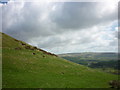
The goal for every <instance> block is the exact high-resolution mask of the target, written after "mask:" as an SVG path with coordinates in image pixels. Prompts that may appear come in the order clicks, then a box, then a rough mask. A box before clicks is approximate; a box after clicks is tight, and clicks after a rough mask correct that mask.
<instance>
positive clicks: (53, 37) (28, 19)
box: [0, 0, 118, 54]
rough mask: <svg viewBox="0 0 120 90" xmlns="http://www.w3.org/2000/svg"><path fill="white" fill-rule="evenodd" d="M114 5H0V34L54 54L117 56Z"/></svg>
mask: <svg viewBox="0 0 120 90" xmlns="http://www.w3.org/2000/svg"><path fill="white" fill-rule="evenodd" d="M109 1H112V0H109ZM115 1H116V0H113V2H48V1H46V2H34V1H30V2H28V1H19V2H17V1H16V2H15V1H9V2H8V4H6V5H2V4H0V10H2V11H1V12H0V19H1V20H2V21H1V22H0V23H1V24H0V25H2V30H0V31H2V32H4V33H6V34H8V35H10V36H12V37H14V38H16V39H18V40H22V41H25V42H27V43H29V44H30V45H33V46H37V47H39V48H41V49H43V50H46V51H48V52H52V53H55V54H61V53H78V52H117V51H118V2H115Z"/></svg>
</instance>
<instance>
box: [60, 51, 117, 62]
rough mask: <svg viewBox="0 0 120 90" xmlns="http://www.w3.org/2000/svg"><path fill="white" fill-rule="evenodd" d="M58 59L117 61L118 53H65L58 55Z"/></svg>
mask: <svg viewBox="0 0 120 90" xmlns="http://www.w3.org/2000/svg"><path fill="white" fill-rule="evenodd" d="M59 56H60V57H74V58H78V59H81V60H101V61H108V60H118V53H111V52H110V53H105V52H103V53H98V52H96V53H95V52H94V53H93V52H86V53H67V54H59Z"/></svg>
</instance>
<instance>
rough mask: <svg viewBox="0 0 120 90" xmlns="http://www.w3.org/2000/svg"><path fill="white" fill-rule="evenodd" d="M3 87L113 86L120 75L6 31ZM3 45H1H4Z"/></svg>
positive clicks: (3, 38)
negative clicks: (42, 47) (73, 60)
mask: <svg viewBox="0 0 120 90" xmlns="http://www.w3.org/2000/svg"><path fill="white" fill-rule="evenodd" d="M0 35H2V87H3V88H109V87H110V86H109V84H108V82H109V81H111V80H117V79H118V76H117V75H112V74H108V73H104V72H101V71H98V70H94V69H91V68H88V67H86V66H83V65H79V64H76V63H73V62H70V61H67V60H65V59H62V58H60V57H58V56H57V55H55V54H51V53H48V52H46V51H44V50H41V49H39V48H37V47H34V46H31V45H29V44H27V43H25V42H23V41H20V40H16V39H14V38H12V37H10V36H8V35H6V34H4V33H2V34H0ZM0 49H1V48H0Z"/></svg>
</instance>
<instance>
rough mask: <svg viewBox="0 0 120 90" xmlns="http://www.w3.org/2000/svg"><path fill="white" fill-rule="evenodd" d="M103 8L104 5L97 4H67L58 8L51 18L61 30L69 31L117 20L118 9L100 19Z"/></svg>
mask: <svg viewBox="0 0 120 90" xmlns="http://www.w3.org/2000/svg"><path fill="white" fill-rule="evenodd" d="M98 6H99V7H98ZM103 8H104V7H103V5H102V3H97V2H66V3H64V4H63V3H62V4H61V8H59V7H58V8H57V7H56V10H55V11H54V12H53V13H52V14H51V18H52V20H53V21H54V22H55V23H57V25H58V26H59V27H60V28H67V29H69V28H70V29H71V28H73V29H76V28H88V27H90V26H93V25H96V24H100V23H103V22H108V21H112V20H115V19H117V9H116V10H115V11H113V12H112V13H108V12H107V11H106V12H105V14H104V15H103V16H101V17H99V16H100V14H101V9H103Z"/></svg>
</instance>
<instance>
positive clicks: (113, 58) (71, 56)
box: [58, 52, 120, 74]
mask: <svg viewBox="0 0 120 90" xmlns="http://www.w3.org/2000/svg"><path fill="white" fill-rule="evenodd" d="M58 56H59V57H62V58H64V59H67V60H69V61H72V62H75V63H78V64H81V65H85V66H88V67H91V68H101V69H103V70H104V71H107V72H111V71H110V69H112V73H115V74H117V73H118V74H120V71H119V72H118V70H120V67H119V64H120V60H118V53H111V52H110V53H105V52H104V53H98V52H96V53H93V52H89V53H88V52H87V53H67V54H60V55H58ZM108 69H109V71H108ZM113 69H114V71H113ZM116 70H117V71H116Z"/></svg>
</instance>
